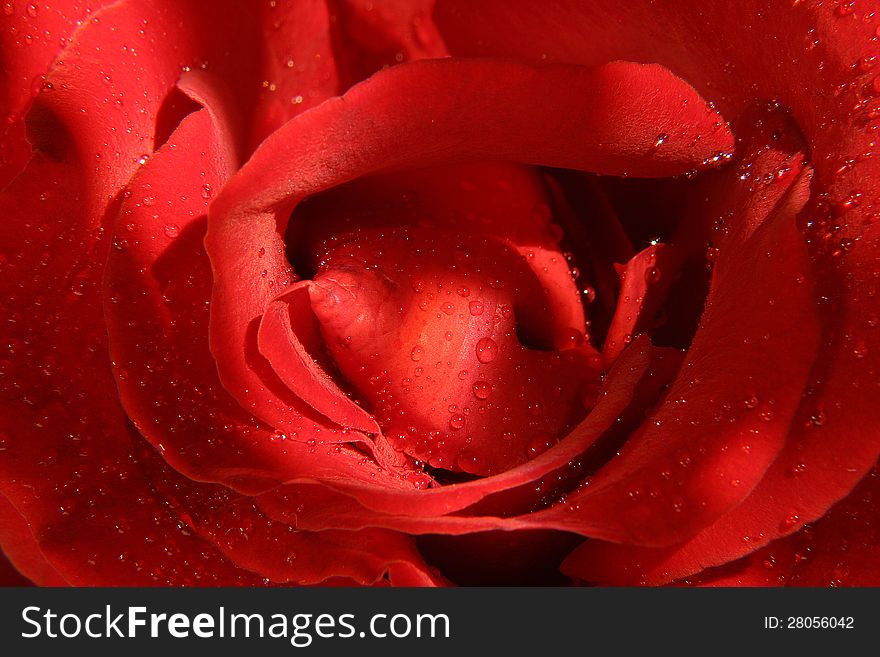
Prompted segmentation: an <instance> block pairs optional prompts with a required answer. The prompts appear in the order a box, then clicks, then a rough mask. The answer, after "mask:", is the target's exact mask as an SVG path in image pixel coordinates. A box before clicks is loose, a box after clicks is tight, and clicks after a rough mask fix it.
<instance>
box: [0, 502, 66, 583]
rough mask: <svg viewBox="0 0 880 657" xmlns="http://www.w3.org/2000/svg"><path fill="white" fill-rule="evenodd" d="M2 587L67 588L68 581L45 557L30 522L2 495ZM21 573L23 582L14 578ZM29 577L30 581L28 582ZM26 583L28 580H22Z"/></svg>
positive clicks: (0, 507) (0, 575)
mask: <svg viewBox="0 0 880 657" xmlns="http://www.w3.org/2000/svg"><path fill="white" fill-rule="evenodd" d="M0 545H2V546H3V551H4V552H5V554H0V561H2V562H5V563H3V564H0V586H21V585H25V583H34V584H37V585H38V586H66V585H67V581H66V580H65V579H64V578H63V577H61V575H59V574H58V571H57V570H55V568H54V567H52V565H51V564H50V563H49V562H48V561H47V560H46V558H45V557H44V556H43V552H42V550H40V545H39V543H37V541H36V539H35V538H34V535H33V533H32V532H31V528H30V527H29V526H28V523H27V521H26V520H25V519H24V518H23V517H22V515H21V514H20V513H19V512H18V511H17V510H16V509H15V507H14V506H12V504H11V503H10V502H9V500H7V499H6V497H3V496H0ZM13 573H16V574H18V573H20V575H19V579H16V578H15V577H13V576H12V574H13ZM25 578H27V579H25ZM22 580H24V581H22Z"/></svg>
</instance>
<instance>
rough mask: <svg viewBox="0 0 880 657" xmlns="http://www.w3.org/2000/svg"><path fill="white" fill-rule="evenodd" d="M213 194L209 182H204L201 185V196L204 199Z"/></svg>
mask: <svg viewBox="0 0 880 657" xmlns="http://www.w3.org/2000/svg"><path fill="white" fill-rule="evenodd" d="M213 195H214V188H213V187H211V183H205V184H204V185H202V198H203V199H205V200H206V201H207V200H208V199H209V198H211V197H212V196H213Z"/></svg>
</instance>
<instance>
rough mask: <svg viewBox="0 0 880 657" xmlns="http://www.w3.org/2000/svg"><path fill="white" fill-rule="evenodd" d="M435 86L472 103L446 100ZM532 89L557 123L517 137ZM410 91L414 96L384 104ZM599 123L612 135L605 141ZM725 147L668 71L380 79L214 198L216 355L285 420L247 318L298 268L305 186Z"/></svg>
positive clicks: (265, 155)
mask: <svg viewBox="0 0 880 657" xmlns="http://www.w3.org/2000/svg"><path fill="white" fill-rule="evenodd" d="M486 85H491V86H492V93H491V94H487V93H485V91H486ZM572 85H574V86H576V87H578V88H583V89H584V94H583V95H581V96H578V95H571V94H569V93H566V94H564V95H560V93H559V89H560V88H563V87H564V88H570V87H571V86H572ZM438 89H444V90H445V91H446V94H447V95H448V96H450V97H455V98H463V99H464V98H466V99H469V101H470V102H467V103H464V104H462V105H461V106H460V107H458V106H448V107H443V106H437V105H436V103H435V100H436V95H437V90H438ZM620 89H626V90H627V91H625V92H624V93H622V94H621V93H617V92H618V91H619V90H620ZM523 93H533V94H538V95H541V96H547V95H548V94H549V95H550V97H551V98H554V99H555V100H554V101H553V103H552V104H551V107H552V108H553V112H555V119H554V121H553V122H552V123H553V130H548V131H546V132H545V133H542V134H541V135H533V136H532V137H531V138H530V139H529V140H527V143H522V142H521V141H520V140H518V139H517V140H511V139H510V138H509V137H510V135H512V134H516V135H524V134H530V133H531V131H532V129H533V128H534V127H535V126H539V125H547V124H546V120H547V113H546V112H547V106H545V107H544V108H542V112H541V115H540V117H539V116H537V115H536V114H535V111H534V108H532V109H530V108H529V107H528V106H525V107H522V106H519V105H518V104H516V103H515V99H516V98H517V97H518V96H519V95H521V94H523ZM603 93H608V94H612V93H613V94H615V95H614V99H613V101H611V102H604V100H603V99H602V94H603ZM402 96H406V97H410V98H411V99H412V101H413V102H410V103H407V104H400V103H393V104H389V102H388V100H387V99H388V98H396V97H402ZM572 103H575V105H577V106H573V105H572ZM682 107H684V109H683V110H682V109H681V108H682ZM462 109H465V110H466V112H467V113H466V114H463V113H462ZM682 112H684V113H683V114H682ZM574 115H578V120H577V122H574V121H573V120H572V117H573V116H574ZM484 118H486V119H487V121H489V125H491V126H493V128H492V129H489V130H487V129H480V130H476V127H475V126H477V125H484V124H486V123H487V121H484V120H483V119H484ZM556 119H558V120H556ZM624 119H625V120H624ZM637 120H638V121H640V123H639V124H638V126H636V125H635V123H636V121H637ZM620 121H623V122H625V123H626V125H627V126H628V127H627V130H626V131H624V130H622V129H621V128H620V125H618V123H619V122H620ZM559 122H562V124H563V131H562V132H558V131H557V130H558V129H559V126H558V125H556V123H559ZM566 126H567V127H568V128H569V131H568V133H566V138H565V140H561V139H559V135H561V134H563V133H564V132H565V130H564V128H565V127H566ZM615 126H617V127H615ZM368 127H369V129H367V128H368ZM401 127H405V129H403V130H402V129H401ZM441 128H442V129H441ZM484 128H485V126H484ZM630 128H631V129H630ZM606 129H607V130H606ZM602 130H605V131H606V134H604V135H603V139H602V141H601V142H600V143H596V141H595V139H594V136H595V135H596V134H599V132H601V131H602ZM462 131H466V133H462ZM659 131H667V132H668V134H670V135H672V136H671V137H670V138H669V145H670V148H669V149H668V150H662V149H657V148H656V146H655V142H656V136H657V133H658V132H659ZM351 135H357V136H358V137H359V141H355V140H353V139H352V138H351ZM426 138H430V140H431V141H430V142H428V143H426V142H425V139H426ZM729 144H730V142H729V133H728V132H727V130H726V128H725V126H724V125H723V123H722V122H721V121H720V119H719V118H718V117H717V115H715V114H713V113H712V112H711V111H710V110H707V108H706V107H705V106H704V105H703V104H702V103H701V102H700V101H699V98H697V97H696V96H693V94H692V92H691V90H689V89H688V88H687V87H685V86H682V85H681V84H680V83H679V82H678V81H677V80H675V79H674V78H672V77H670V76H668V74H667V73H666V72H665V71H663V70H662V69H659V68H653V67H642V66H638V65H631V64H611V65H609V66H608V67H603V68H601V69H596V70H589V69H582V68H578V67H574V68H568V67H562V68H537V69H536V68H531V67H518V66H515V65H514V66H511V65H510V64H506V63H503V62H464V61H461V62H458V61H442V60H441V61H432V62H425V63H415V64H411V65H408V66H401V67H398V68H395V69H391V70H389V71H386V72H384V73H382V74H380V75H377V76H375V77H374V78H372V79H371V80H370V81H368V82H366V83H364V84H362V85H360V86H358V87H356V88H355V89H353V90H352V91H350V92H349V93H348V94H346V96H345V97H343V99H341V100H339V101H332V102H329V103H326V104H324V105H323V106H322V107H321V108H320V109H317V110H316V111H314V112H310V113H308V114H306V115H303V116H302V117H300V118H298V119H297V120H295V121H293V122H291V123H289V124H288V125H287V126H285V128H284V129H282V130H280V131H279V132H278V133H276V134H275V135H273V137H272V138H271V139H270V140H269V141H267V142H266V143H265V144H264V146H263V147H262V148H261V149H260V150H259V151H258V153H257V154H256V155H255V157H254V158H253V159H252V160H251V162H250V163H249V164H248V166H247V167H245V169H243V171H242V172H241V173H240V174H239V175H237V176H236V177H235V178H234V179H233V180H231V181H230V184H229V185H228V186H227V188H226V189H225V190H224V193H223V195H222V196H221V197H219V198H218V199H216V200H215V202H214V204H213V205H212V209H211V214H210V219H209V231H208V236H207V239H206V245H207V248H208V252H209V255H210V256H211V258H212V265H213V268H214V272H215V286H214V295H213V297H212V320H211V323H212V330H211V336H212V351H213V353H214V355H215V358H216V359H217V361H218V367H219V370H220V374H221V378H222V380H223V382H224V385H225V387H226V388H227V389H228V390H230V391H231V392H232V393H233V394H234V395H235V396H236V397H237V398H238V399H239V400H240V401H241V402H242V403H243V405H244V406H245V407H246V408H249V409H252V410H253V411H254V413H255V414H256V415H258V416H259V417H261V418H262V419H264V420H265V421H266V422H268V423H270V424H273V425H276V426H278V425H283V422H284V421H285V415H286V414H289V409H288V407H287V405H286V404H285V403H283V401H282V399H281V398H279V397H278V396H277V395H276V394H273V391H272V389H271V376H267V377H266V378H261V375H260V372H259V368H255V367H254V364H253V363H252V362H249V359H248V357H247V354H248V353H250V352H252V351H253V350H254V348H255V347H254V345H253V341H254V340H255V337H256V336H255V333H254V328H252V327H254V326H255V325H256V322H257V321H258V320H259V318H260V316H261V315H262V313H263V312H264V310H265V308H266V306H267V304H268V302H269V301H270V300H271V298H272V297H273V296H274V294H275V293H276V292H277V290H278V289H280V288H282V287H283V286H284V285H286V284H288V283H289V282H290V280H291V278H292V276H293V272H292V271H291V269H290V265H289V263H288V262H287V259H286V252H285V244H284V242H283V235H284V230H285V228H286V223H287V218H288V214H289V213H290V211H291V210H292V209H293V207H294V206H295V205H296V203H297V202H299V200H301V199H302V198H303V197H304V196H306V195H308V194H312V193H316V192H320V191H322V190H324V189H325V188H327V187H330V186H332V185H336V184H340V183H343V182H346V181H348V180H350V179H352V178H354V177H357V176H362V175H367V174H371V173H377V172H380V171H388V170H394V169H398V168H406V167H414V166H428V165H436V164H439V163H443V162H448V161H466V160H474V159H476V160H480V159H486V158H489V157H491V158H497V159H513V160H532V161H538V162H543V163H547V164H556V165H559V166H564V165H577V166H581V167H595V168H599V169H602V170H609V171H616V172H621V171H623V170H628V171H630V172H632V173H639V174H641V175H649V174H650V175H660V174H663V173H673V172H682V171H684V170H688V169H690V168H692V167H700V166H707V165H706V164H705V162H709V164H711V160H712V156H713V154H715V153H717V152H719V151H720V150H723V149H724V148H726V147H728V146H729ZM328 145H330V146H331V148H329V149H328ZM328 153H329V154H330V156H329V158H328Z"/></svg>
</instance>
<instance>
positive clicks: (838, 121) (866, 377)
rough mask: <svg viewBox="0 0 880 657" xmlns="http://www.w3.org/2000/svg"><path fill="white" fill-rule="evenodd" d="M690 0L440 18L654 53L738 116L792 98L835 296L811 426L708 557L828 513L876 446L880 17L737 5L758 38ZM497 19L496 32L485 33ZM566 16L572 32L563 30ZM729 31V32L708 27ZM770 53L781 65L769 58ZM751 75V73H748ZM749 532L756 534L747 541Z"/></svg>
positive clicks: (563, 44)
mask: <svg viewBox="0 0 880 657" xmlns="http://www.w3.org/2000/svg"><path fill="white" fill-rule="evenodd" d="M692 9H693V8H692V7H684V6H683V5H682V6H681V7H679V6H678V4H677V3H670V4H668V5H664V7H663V8H659V7H658V6H657V5H656V4H654V3H650V2H632V3H627V4H626V5H625V6H623V5H619V6H611V5H607V4H596V3H578V4H569V5H554V7H553V10H552V11H544V12H541V13H540V15H536V14H535V13H534V12H533V11H531V8H530V7H529V6H528V4H527V3H517V2H490V3H480V5H479V6H477V5H474V4H471V3H461V2H456V1H454V0H442V1H441V2H440V3H438V10H437V12H436V14H435V15H436V16H437V18H438V20H439V22H440V26H441V33H442V34H443V37H444V39H445V40H446V42H447V44H448V45H449V46H450V49H451V51H452V52H453V54H469V55H480V56H496V57H497V56H514V57H517V58H518V59H521V60H524V61H532V62H534V61H566V62H574V63H581V64H589V65H592V64H597V63H601V62H604V61H608V60H612V59H619V58H627V59H635V60H650V61H659V62H661V63H663V64H665V65H667V66H669V67H670V68H671V69H672V70H675V71H676V72H678V73H679V74H681V75H682V76H683V77H685V78H686V79H688V80H689V81H692V82H693V83H694V84H695V85H696V87H697V88H698V89H701V90H703V91H704V93H705V94H706V95H707V97H710V98H711V99H712V100H713V101H714V102H716V103H717V104H718V106H719V107H721V108H722V109H724V110H725V112H726V113H727V114H729V115H733V114H734V112H735V111H736V110H738V109H741V108H743V107H745V106H747V105H748V103H750V102H751V101H752V99H755V98H758V99H760V98H764V99H773V100H774V102H776V103H777V104H780V105H782V106H784V107H789V108H791V110H792V113H793V116H794V118H795V120H796V121H797V124H798V125H799V126H800V128H801V130H802V132H803V134H804V135H805V139H806V141H807V143H808V146H809V149H810V157H811V161H812V164H813V166H814V167H815V168H816V171H817V176H816V178H817V182H818V185H817V187H816V189H814V196H815V197H817V198H818V199H820V201H821V202H820V203H818V204H817V205H816V206H815V207H811V208H810V209H809V213H808V214H807V216H806V217H805V225H807V226H808V227H809V226H812V228H810V229H809V230H808V231H807V232H806V236H805V238H806V239H807V240H809V242H810V243H811V244H812V246H811V251H812V252H813V254H814V263H815V264H814V269H815V274H814V275H815V278H816V279H817V280H818V281H821V283H822V289H821V290H820V294H821V295H822V296H825V297H827V298H829V299H832V300H833V301H832V302H831V304H830V306H831V307H830V308H828V310H827V311H824V312H823V315H824V320H825V321H824V322H823V337H822V353H821V357H820V360H819V362H817V364H816V366H815V368H814V372H813V374H812V375H811V381H812V384H811V394H809V395H808V397H807V398H806V399H805V401H804V405H803V406H802V408H801V409H800V411H799V415H798V419H797V420H796V424H798V425H801V426H803V423H805V422H809V423H810V424H811V425H812V426H813V428H812V429H797V430H796V434H795V435H793V436H792V437H791V438H790V439H789V440H788V443H789V444H790V445H791V448H790V449H788V448H787V449H786V450H785V451H784V452H783V454H782V455H780V458H779V459H777V461H776V463H774V465H773V466H772V469H771V470H770V472H768V475H767V478H766V480H767V484H766V486H765V485H763V484H762V486H761V491H762V493H761V494H760V495H758V494H757V493H758V491H757V490H756V491H755V495H753V496H751V497H753V498H754V500H755V503H754V505H753V506H749V507H748V509H749V510H748V513H746V512H745V510H746V507H745V505H744V506H743V510H744V512H743V513H742V516H741V522H737V523H731V525H730V526H729V529H728V530H724V531H719V532H718V534H717V535H715V538H714V539H712V540H711V541H707V543H706V544H705V545H711V546H712V547H713V548H714V547H717V548H718V551H717V553H715V554H716V556H715V557H713V558H712V562H716V559H722V560H723V559H730V558H735V557H736V556H738V555H740V554H742V553H743V550H746V551H749V550H752V549H754V547H755V542H757V543H760V542H762V541H765V540H770V539H771V538H773V537H775V536H779V535H784V533H787V532H790V531H794V530H795V529H797V527H798V526H799V525H800V524H802V523H803V522H805V521H807V520H810V519H813V518H816V517H819V516H821V514H822V513H823V512H824V511H825V510H826V509H827V508H828V507H829V506H830V504H832V503H833V502H834V501H835V500H837V499H840V498H841V497H842V496H844V495H846V493H847V492H848V491H849V490H851V489H852V487H853V486H854V485H855V484H856V483H857V482H858V481H859V479H860V478H861V477H862V476H864V474H865V473H866V472H867V471H868V469H870V468H871V467H872V466H873V464H874V463H875V461H876V459H877V455H878V452H880V433H878V432H877V431H876V430H873V429H872V427H877V426H880V422H878V420H877V416H876V412H877V410H876V405H875V404H873V402H872V401H871V399H872V394H871V392H872V391H875V392H876V384H877V378H876V375H875V374H872V372H873V371H874V370H875V369H876V365H875V364H874V363H875V362H876V356H875V355H876V354H877V353H878V348H880V343H878V340H880V337H878V331H875V330H872V329H873V327H874V326H875V325H876V324H877V322H876V321H875V319H876V318H875V316H874V314H872V313H873V311H872V310H871V306H872V304H871V302H870V300H871V299H872V298H873V297H874V295H876V285H875V283H873V282H872V276H874V272H876V263H875V262H874V261H875V260H876V257H875V255H873V254H876V250H877V241H878V231H880V228H878V226H880V224H878V223H877V222H875V221H874V217H876V216H877V212H878V207H877V188H876V181H877V180H880V169H878V165H877V161H876V157H875V156H874V148H873V141H874V137H873V131H872V129H871V124H872V123H873V121H874V118H872V117H874V116H875V115H876V99H875V92H873V91H872V89H873V88H874V87H873V86H872V85H873V82H874V80H873V79H874V77H875V76H876V70H875V69H874V62H876V59H875V58H874V57H873V55H874V54H875V53H874V51H875V49H876V48H875V40H876V30H877V28H878V22H880V21H878V16H877V15H875V14H874V13H872V12H870V11H862V10H861V9H859V8H858V7H856V8H855V11H853V12H851V13H846V12H836V11H835V10H834V8H833V7H829V6H827V5H825V4H824V3H821V2H812V1H807V2H800V3H797V5H796V6H790V5H787V4H784V3H781V4H767V3H763V2H748V3H746V4H744V5H742V6H741V7H740V8H739V10H738V11H739V12H740V13H739V15H740V16H743V17H749V16H754V17H757V16H760V17H761V25H762V27H761V29H760V35H761V38H757V39H756V38H755V34H756V26H757V23H755V22H754V21H752V20H743V21H737V22H735V24H732V23H731V22H730V20H729V7H727V6H726V5H725V4H724V3H722V2H709V3H702V4H701V6H700V7H699V10H698V11H693V10H692ZM487 16H491V23H487V22H486V21H485V18H486V17H487ZM489 24H491V25H492V29H491V30H486V29H485V27H484V26H486V25H489ZM558 25H565V26H567V29H565V30H560V29H554V26H558ZM572 25H576V26H577V29H571V28H570V26H572ZM767 26H770V28H769V29H768V28H767ZM722 33H723V34H724V38H723V39H706V38H705V35H706V34H722ZM820 35H821V36H820ZM780 53H785V56H784V57H782V56H780ZM768 61H772V62H774V65H773V66H770V67H768V66H767V65H766V63H767V62H768ZM731 73H733V74H731ZM743 79H748V80H749V84H748V85H744V84H742V80H743ZM859 194H861V196H859ZM802 239H803V238H802ZM841 245H843V246H841ZM874 396H876V394H875V395H874ZM829 409H831V410H835V411H836V412H835V414H834V415H833V416H830V417H832V419H833V422H832V421H828V422H820V423H821V424H822V426H821V427H816V426H815V424H813V423H812V421H811V420H810V418H811V417H818V418H821V417H823V414H827V413H828V411H829ZM802 465H805V466H806V469H804V468H801V466H802ZM793 468H794V469H795V470H799V469H804V472H803V475H807V476H801V475H799V476H798V477H796V478H791V477H790V476H789V475H787V474H786V473H790V472H791V471H792V469H793ZM807 473H809V475H808V474H807ZM792 482H797V483H796V485H792ZM780 496H781V497H780ZM751 497H750V499H751ZM768 500H773V502H772V503H768ZM792 513H794V515H796V516H797V517H798V519H797V520H795V521H794V522H787V521H786V518H788V517H793V516H791V514H792ZM783 527H784V529H781V528H783ZM743 535H748V536H750V537H753V539H754V541H755V542H750V543H749V544H748V545H746V544H744V543H743V542H742V540H741V537H742V536H743ZM762 535H763V536H764V538H763V539H760V540H758V539H756V538H755V537H759V536H762ZM737 543H738V545H736V544H737ZM735 545H736V547H734V546H735ZM695 553H696V551H695ZM704 554H706V552H704ZM683 563H685V562H684V561H683ZM689 563H690V566H688V567H689V568H693V567H700V566H699V564H700V563H701V561H700V560H697V561H690V562H689Z"/></svg>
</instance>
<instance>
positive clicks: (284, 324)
mask: <svg viewBox="0 0 880 657" xmlns="http://www.w3.org/2000/svg"><path fill="white" fill-rule="evenodd" d="M293 322H296V328H294V325H293ZM300 336H305V339H306V340H308V341H309V343H310V344H311V345H312V349H311V352H312V353H314V352H315V351H317V349H318V348H320V337H319V335H318V327H317V326H316V325H315V319H314V314H313V313H312V308H311V305H310V303H309V291H308V284H306V285H302V284H296V285H293V286H291V287H289V288H288V289H287V291H286V292H285V293H284V294H283V295H281V297H280V298H279V299H278V300H276V301H273V302H272V303H271V304H269V307H268V308H267V309H266V313H265V314H264V315H263V319H262V320H261V321H260V330H259V333H258V335H257V344H258V346H259V349H260V353H261V354H263V355H264V356H265V357H266V358H267V359H268V360H269V363H270V364H271V365H272V369H273V370H274V371H275V373H276V374H277V375H278V376H279V377H280V378H281V380H282V381H284V383H285V385H286V386H287V387H288V388H290V390H291V391H293V392H295V393H296V394H297V395H299V396H300V397H302V399H303V401H305V402H306V403H307V404H309V405H310V406H311V407H312V408H314V409H315V410H316V411H318V412H319V413H321V414H322V415H324V416H326V417H327V418H328V419H329V420H332V421H333V422H335V423H336V424H339V425H341V426H343V427H349V428H352V429H356V430H358V431H363V432H366V433H376V434H378V433H379V432H380V429H379V425H377V424H376V420H375V419H373V417H372V416H371V415H370V414H369V413H367V412H366V411H365V410H364V409H362V408H361V407H360V406H358V405H357V404H356V403H355V402H353V401H351V400H350V399H348V398H347V397H346V396H345V393H343V392H342V390H340V389H339V386H337V385H336V383H335V382H334V381H333V379H331V378H330V376H329V375H328V374H327V372H326V370H325V368H323V367H321V365H319V364H318V362H316V360H315V359H314V358H313V357H312V354H311V353H310V350H309V349H308V348H307V347H306V346H305V345H304V344H303V342H301V341H300Z"/></svg>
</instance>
